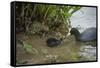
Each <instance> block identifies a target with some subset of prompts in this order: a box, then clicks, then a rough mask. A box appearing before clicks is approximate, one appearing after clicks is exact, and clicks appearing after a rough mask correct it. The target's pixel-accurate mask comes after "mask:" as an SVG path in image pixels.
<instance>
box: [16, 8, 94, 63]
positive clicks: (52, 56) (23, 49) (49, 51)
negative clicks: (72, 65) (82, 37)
mask: <svg viewBox="0 0 100 68" xmlns="http://www.w3.org/2000/svg"><path fill="white" fill-rule="evenodd" d="M95 14H96V11H95V8H88V7H87V8H86V7H85V8H82V9H80V10H79V11H78V12H76V13H75V14H73V16H72V17H71V25H72V27H78V28H79V30H80V32H82V31H84V29H86V28H89V27H96V15H95ZM16 36H17V37H16V39H17V40H19V41H17V43H16V44H17V49H16V50H17V51H16V52H17V53H16V58H17V65H22V64H25V65H26V64H47V63H63V62H78V61H95V60H96V43H95V42H92V44H91V42H86V43H84V42H79V41H76V40H75V37H74V36H68V37H67V38H66V39H65V40H64V41H63V42H62V43H61V44H60V45H59V46H57V47H53V48H51V47H48V46H47V44H46V40H47V37H41V38H40V37H39V36H38V35H26V34H25V33H19V34H17V35H16ZM21 40H22V41H21ZM23 42H24V43H23ZM31 51H32V52H31Z"/></svg>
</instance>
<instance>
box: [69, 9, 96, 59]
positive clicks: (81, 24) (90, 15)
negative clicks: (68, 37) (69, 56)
mask: <svg viewBox="0 0 100 68" xmlns="http://www.w3.org/2000/svg"><path fill="white" fill-rule="evenodd" d="M70 20H71V26H72V27H75V28H78V29H79V31H80V32H83V31H84V30H86V29H87V28H90V27H96V8H95V7H94V8H93V7H83V8H81V9H80V10H79V11H77V12H76V13H74V14H73V16H72V17H71V19H70ZM82 45H83V44H82ZM79 54H80V55H81V56H82V57H83V58H84V60H87V59H88V60H91V59H92V60H95V59H96V47H93V46H92V45H91V44H89V45H83V46H82V47H80V52H79Z"/></svg>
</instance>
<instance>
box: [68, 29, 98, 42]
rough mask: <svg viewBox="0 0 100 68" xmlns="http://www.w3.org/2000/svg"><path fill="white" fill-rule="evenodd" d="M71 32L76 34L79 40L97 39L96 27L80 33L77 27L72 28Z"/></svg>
mask: <svg viewBox="0 0 100 68" xmlns="http://www.w3.org/2000/svg"><path fill="white" fill-rule="evenodd" d="M70 33H71V34H73V35H75V37H76V39H77V40H79V41H92V40H96V28H88V29H86V30H85V31H83V32H82V33H80V32H79V31H78V30H77V29H76V28H72V29H71V31H70Z"/></svg>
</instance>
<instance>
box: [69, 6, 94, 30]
mask: <svg viewBox="0 0 100 68" xmlns="http://www.w3.org/2000/svg"><path fill="white" fill-rule="evenodd" d="M70 20H71V26H72V27H79V28H80V27H81V29H80V31H81V32H82V31H84V30H85V29H87V28H90V27H96V8H95V7H83V8H81V9H80V10H79V11H77V12H76V13H74V14H73V15H72V17H71V19H70Z"/></svg>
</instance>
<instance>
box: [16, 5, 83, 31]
mask: <svg viewBox="0 0 100 68" xmlns="http://www.w3.org/2000/svg"><path fill="white" fill-rule="evenodd" d="M80 8H81V7H80V6H68V5H67V6H65V5H50V4H49V5H47V4H27V3H17V5H16V23H17V25H16V28H17V27H18V28H19V31H20V30H21V28H23V30H22V31H25V32H27V31H30V30H29V29H30V28H31V27H32V26H31V25H32V24H34V23H35V22H39V23H40V25H43V26H48V28H49V29H48V32H50V31H56V30H57V29H58V28H59V27H61V25H62V24H63V25H62V27H65V28H64V30H65V31H66V30H68V28H69V26H70V20H69V19H70V17H71V16H72V14H73V13H75V12H76V11H77V10H79V9H80ZM32 28H33V27H32ZM34 29H35V28H34ZM60 30H61V29H60V28H59V29H58V31H60ZM62 30H63V29H62ZM42 31H45V29H42ZM34 32H35V31H34ZM39 32H40V31H39Z"/></svg>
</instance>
